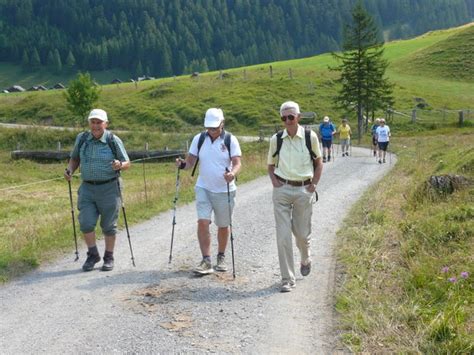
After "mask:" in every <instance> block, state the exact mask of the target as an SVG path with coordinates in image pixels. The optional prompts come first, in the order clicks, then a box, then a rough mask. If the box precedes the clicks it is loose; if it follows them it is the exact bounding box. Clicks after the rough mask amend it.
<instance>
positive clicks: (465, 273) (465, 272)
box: [461, 271, 469, 279]
mask: <svg viewBox="0 0 474 355" xmlns="http://www.w3.org/2000/svg"><path fill="white" fill-rule="evenodd" d="M461 277H462V278H463V279H467V278H468V277H469V273H468V272H467V271H463V272H461Z"/></svg>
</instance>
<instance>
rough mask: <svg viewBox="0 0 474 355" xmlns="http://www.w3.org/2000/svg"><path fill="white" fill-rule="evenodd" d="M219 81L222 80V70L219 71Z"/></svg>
mask: <svg viewBox="0 0 474 355" xmlns="http://www.w3.org/2000/svg"><path fill="white" fill-rule="evenodd" d="M219 79H220V80H222V70H219Z"/></svg>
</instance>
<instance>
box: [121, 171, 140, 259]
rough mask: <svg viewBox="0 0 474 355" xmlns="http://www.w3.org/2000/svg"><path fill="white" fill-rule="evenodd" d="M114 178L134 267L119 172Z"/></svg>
mask: <svg viewBox="0 0 474 355" xmlns="http://www.w3.org/2000/svg"><path fill="white" fill-rule="evenodd" d="M116 176H117V189H118V192H119V196H120V203H121V204H122V213H123V220H124V222H125V229H126V230H127V238H128V245H129V247H130V254H131V256H132V265H133V266H136V265H135V258H134V257H133V249H132V241H131V240H130V231H129V230H128V223H127V214H126V213H125V205H124V203H123V197H122V189H121V188H120V170H116Z"/></svg>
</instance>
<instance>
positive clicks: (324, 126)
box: [319, 116, 336, 163]
mask: <svg viewBox="0 0 474 355" xmlns="http://www.w3.org/2000/svg"><path fill="white" fill-rule="evenodd" d="M319 134H320V135H321V142H322V145H323V163H325V162H326V161H331V146H332V138H333V136H334V135H335V134H336V127H335V126H334V125H333V124H332V122H330V120H329V117H328V116H325V117H324V119H323V123H321V124H320V125H319Z"/></svg>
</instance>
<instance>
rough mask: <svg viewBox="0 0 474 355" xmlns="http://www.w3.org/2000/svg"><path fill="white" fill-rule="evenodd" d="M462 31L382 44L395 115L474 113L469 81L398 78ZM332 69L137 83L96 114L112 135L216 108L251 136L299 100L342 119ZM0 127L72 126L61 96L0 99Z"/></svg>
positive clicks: (191, 120) (105, 91)
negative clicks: (417, 107)
mask: <svg viewBox="0 0 474 355" xmlns="http://www.w3.org/2000/svg"><path fill="white" fill-rule="evenodd" d="M463 31H465V28H463V27H461V28H455V29H450V30H442V31H434V32H431V33H429V34H426V35H423V36H420V37H418V38H415V39H411V40H405V41H396V42H391V43H389V44H387V46H386V51H385V55H386V57H387V59H388V60H389V62H390V63H391V65H390V67H389V70H388V72H387V74H388V76H389V78H390V80H391V81H392V82H394V83H395V89H394V93H395V98H396V106H395V108H396V109H397V110H399V111H400V110H405V111H408V110H410V111H411V109H412V107H413V98H414V97H420V96H421V97H424V98H425V99H427V100H429V102H430V104H432V105H433V106H434V107H443V108H447V109H450V110H458V109H460V108H463V109H465V108H472V106H473V101H474V100H473V94H472V93H473V92H474V85H473V83H472V81H468V80H464V81H459V80H456V81H454V80H451V79H450V78H447V79H446V78H442V77H440V76H439V75H438V74H437V71H436V70H433V71H428V72H427V73H426V74H424V75H423V78H422V80H421V79H420V77H419V76H418V75H414V74H413V73H411V72H408V71H404V65H402V64H400V63H402V62H403V60H404V59H405V58H409V57H410V56H411V55H412V54H413V53H416V52H420V51H422V50H424V49H427V48H430V47H432V46H435V45H436V44H437V43H443V41H445V40H447V39H448V38H450V37H451V36H454V35H456V34H457V33H462V32H463ZM460 38H463V37H462V36H461V37H460ZM457 43H458V44H460V45H462V43H463V42H462V41H461V40H459V41H457ZM457 53H458V51H456V50H455V48H454V47H452V48H449V50H447V51H446V55H448V56H453V57H454V56H456V55H458V54H457ZM334 65H335V62H334V59H333V58H332V56H331V55H329V54H324V55H320V56H316V57H310V58H304V59H297V60H291V61H281V62H274V63H267V64H262V65H255V66H251V67H245V68H238V69H231V70H227V71H225V72H223V73H222V76H220V74H219V72H210V73H206V74H202V75H200V76H199V77H197V78H190V77H189V76H187V75H186V76H181V77H175V78H167V79H159V80H151V81H143V82H140V83H138V84H137V85H136V86H135V84H133V83H122V84H120V85H104V86H103V87H102V94H101V99H100V102H99V104H98V106H101V107H103V108H104V109H106V110H107V111H108V112H109V115H110V117H111V125H112V128H114V129H117V128H124V129H142V128H143V127H144V126H146V127H148V129H159V130H166V131H172V130H178V129H179V130H183V129H186V128H192V127H193V126H196V125H198V126H199V125H200V124H201V120H202V115H203V112H205V110H206V108H208V107H210V106H219V107H222V108H223V109H224V112H225V115H226V118H227V126H228V128H229V129H231V130H232V131H235V132H247V133H248V132H253V133H256V132H257V131H258V127H259V126H260V125H261V124H270V123H276V124H278V123H279V120H278V116H277V110H278V106H279V104H280V103H281V102H282V101H284V100H287V99H289V98H292V99H297V100H298V101H299V102H300V104H301V107H302V109H303V110H305V111H314V112H316V113H317V115H318V117H321V116H323V115H326V114H329V115H330V116H332V117H335V118H338V117H340V116H341V115H342V114H343V112H340V111H337V110H335V109H334V108H333V105H332V101H331V99H332V96H333V95H334V94H335V92H336V85H335V82H334V79H335V75H336V74H335V73H334V72H331V71H329V70H328V66H334ZM270 66H271V67H272V77H271V76H270ZM429 66H430V64H427V65H426V67H427V68H428V67H429ZM380 114H382V113H380ZM0 122H17V123H40V124H41V123H48V124H54V125H59V126H71V125H73V117H72V116H71V113H70V112H69V111H68V110H67V109H66V105H65V100H64V97H63V94H62V92H61V91H47V92H28V93H20V94H7V95H5V94H4V95H0ZM397 123H398V122H397Z"/></svg>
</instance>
